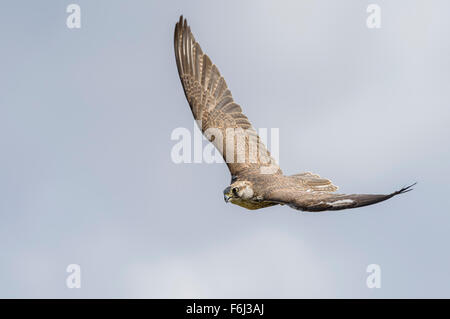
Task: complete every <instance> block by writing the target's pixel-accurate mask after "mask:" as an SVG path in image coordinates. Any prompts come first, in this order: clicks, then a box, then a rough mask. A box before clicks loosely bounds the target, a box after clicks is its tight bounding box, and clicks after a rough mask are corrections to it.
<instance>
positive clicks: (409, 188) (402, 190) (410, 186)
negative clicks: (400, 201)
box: [391, 182, 417, 196]
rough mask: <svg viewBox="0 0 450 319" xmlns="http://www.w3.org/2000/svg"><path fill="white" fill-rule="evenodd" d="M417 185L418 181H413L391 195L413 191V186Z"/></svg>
mask: <svg viewBox="0 0 450 319" xmlns="http://www.w3.org/2000/svg"><path fill="white" fill-rule="evenodd" d="M415 185H417V182H414V183H412V184H411V185H409V186H405V187H402V188H401V189H399V190H398V191H396V192H393V193H392V194H391V195H392V196H395V195H400V194H404V193H407V192H410V191H412V190H413V189H414V188H412V187H413V186H415Z"/></svg>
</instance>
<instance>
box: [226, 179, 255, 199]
mask: <svg viewBox="0 0 450 319" xmlns="http://www.w3.org/2000/svg"><path fill="white" fill-rule="evenodd" d="M252 186H253V185H252V183H251V182H249V181H237V182H234V183H233V184H231V185H230V186H228V187H227V188H225V189H224V190H223V198H224V200H225V202H227V203H228V202H232V203H233V204H236V203H238V202H240V201H248V200H250V199H251V198H252V197H253V194H254V192H253V187H252Z"/></svg>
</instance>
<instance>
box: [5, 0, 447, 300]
mask: <svg viewBox="0 0 450 319" xmlns="http://www.w3.org/2000/svg"><path fill="white" fill-rule="evenodd" d="M71 1H73V2H71ZM71 1H50V0H42V1H33V2H30V1H20V0H19V1H11V0H8V1H2V2H1V4H0V41H1V42H2V49H1V50H0V70H1V72H0V87H1V90H0V93H1V94H0V150H1V151H0V152H1V153H0V154H1V156H0V193H1V196H0V218H1V222H0V297H3V298H418V297H422V298H449V297H450V290H449V287H450V273H449V269H450V256H449V249H448V243H449V242H450V231H449V225H450V211H449V207H450V196H449V195H448V194H449V190H450V187H449V185H448V176H449V175H450V167H449V163H450V148H449V143H450V125H449V124H450V108H449V100H450V20H449V19H448V12H449V11H450V3H449V2H448V1H444V0H442V1H438V0H433V1H427V2H424V1H419V0H417V1H412V0H408V1H406V0H397V1H387V0H383V1H382V0H376V1H351V0H343V1H333V0H314V1H312V0H301V1H298V0H297V1H285V0H282V1H274V0H262V1H261V0H258V1H256V0H255V1H237V0H231V1H206V0H204V1H200V0H193V1H181V0H180V1H136V0H133V1H106V0H98V1H86V0H78V1H76V2H75V0H71ZM71 3H76V4H78V5H79V6H80V8H81V28H79V29H78V28H74V29H69V28H68V27H67V25H66V19H67V17H68V16H69V13H67V12H66V8H67V6H68V5H69V4H71ZM372 3H375V4H378V5H379V7H380V8H381V16H380V17H381V28H374V29H370V28H368V27H367V25H366V19H367V17H368V16H369V13H367V12H366V9H367V7H368V5H369V4H372ZM180 14H183V15H184V16H185V17H186V18H187V19H188V22H189V24H190V26H191V29H192V32H193V33H194V35H195V37H196V39H197V41H198V42H199V43H200V44H201V46H202V49H203V51H204V52H206V53H207V54H208V55H209V56H210V58H211V60H212V61H213V62H214V63H215V64H216V65H217V66H218V68H219V70H220V71H221V73H222V75H223V76H224V77H225V79H226V80H227V83H228V87H229V88H230V89H231V91H232V93H233V97H234V99H235V101H236V102H237V103H239V104H240V105H241V106H242V108H243V110H244V113H245V114H246V115H247V116H248V118H249V119H250V121H251V122H252V124H253V126H254V127H255V128H269V129H270V128H278V129H279V136H280V138H279V153H280V155H279V164H280V166H281V168H282V169H283V171H284V172H285V173H286V174H295V173H300V172H304V171H311V172H314V173H318V174H320V175H321V176H323V177H326V178H329V179H331V180H332V181H333V183H334V184H335V185H338V186H339V187H340V192H342V193H389V192H392V191H394V190H397V189H399V188H400V187H402V186H406V185H408V184H410V183H413V182H418V184H417V185H416V187H415V189H414V191H412V192H410V193H408V194H405V195H402V196H398V197H395V198H393V199H391V200H389V201H386V202H383V203H380V204H377V205H373V206H369V207H363V208H358V209H354V210H345V211H340V212H323V213H303V212H300V211H295V210H293V209H290V208H288V207H281V206H274V207H270V208H265V209H262V210H258V211H247V210H245V209H243V208H241V207H239V206H236V205H232V204H226V203H225V202H224V200H223V194H222V190H223V189H224V188H225V187H226V186H228V184H229V181H230V175H229V172H228V170H227V168H226V166H225V165H224V164H217V163H215V164H207V163H181V164H177V163H174V162H173V160H172V158H171V151H172V148H173V147H174V145H175V144H176V141H174V140H172V139H171V134H172V132H173V131H174V130H175V129H176V128H180V127H181V128H187V129H188V130H189V131H190V132H193V127H194V126H193V118H192V113H191V111H190V110H189V107H188V104H187V102H186V99H185V96H184V93H183V90H182V87H181V84H180V80H179V78H178V74H177V70H176V64H175V58H174V52H173V30H174V25H175V22H177V20H178V18H179V15H180ZM204 145H206V142H204ZM72 264H76V265H79V266H80V269H81V273H80V277H79V279H80V281H79V282H80V288H69V287H68V285H67V278H68V277H69V276H70V275H71V274H70V273H69V272H67V271H66V270H67V267H68V265H72ZM371 264H376V265H379V267H380V268H379V269H380V270H381V273H380V277H379V278H380V280H381V286H380V288H369V287H368V286H367V278H368V276H369V275H370V273H368V272H367V267H368V265H371Z"/></svg>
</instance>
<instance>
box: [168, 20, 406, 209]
mask: <svg viewBox="0 0 450 319" xmlns="http://www.w3.org/2000/svg"><path fill="white" fill-rule="evenodd" d="M174 47H175V58H176V62H177V68H178V73H179V76H180V79H181V83H182V85H183V89H184V93H185V95H186V99H187V100H188V102H189V105H190V108H191V111H192V114H193V116H194V119H195V120H196V121H197V123H198V125H199V128H200V129H201V130H202V132H203V134H204V135H205V136H206V137H207V138H208V139H209V140H210V141H211V142H212V143H213V144H214V145H215V146H216V148H217V149H218V150H219V151H220V152H221V153H222V155H223V157H224V159H225V161H226V163H227V165H228V168H229V170H230V173H231V176H232V178H231V184H230V186H229V187H227V188H226V189H225V190H224V199H225V201H227V202H231V203H233V204H236V205H239V206H242V207H244V208H247V209H251V210H255V209H260V208H264V207H270V206H274V205H278V204H281V205H288V206H290V207H292V208H295V209H298V210H303V211H324V210H341V209H346V208H355V207H361V206H367V205H371V204H375V203H378V202H381V201H384V200H386V199H389V198H391V197H393V196H395V195H398V194H401V193H405V192H407V191H409V190H411V188H410V187H411V186H412V185H411V186H408V187H404V188H402V189H400V190H399V191H397V192H394V193H391V194H386V195H374V194H353V195H346V194H336V193H334V192H335V191H336V190H337V187H336V186H335V185H333V184H332V182H331V181H330V180H328V179H326V178H322V177H320V176H318V175H316V174H312V173H309V172H307V173H300V174H296V175H291V176H286V175H283V172H282V171H281V169H280V167H279V166H278V164H277V163H276V162H275V160H274V159H273V158H272V157H271V155H270V153H269V151H268V150H267V148H266V147H265V145H264V144H263V143H262V142H261V140H260V138H259V136H258V134H257V133H256V130H255V129H254V128H253V126H252V125H251V124H250V122H249V120H248V118H247V117H246V116H245V115H244V114H243V113H242V109H241V107H240V106H239V105H238V104H237V103H235V102H234V99H233V97H232V95H231V91H230V90H229V89H228V86H227V84H226V82H225V79H224V78H223V77H222V76H221V74H220V72H219V70H218V68H217V67H216V66H215V65H214V64H213V63H212V62H211V60H210V59H209V57H208V56H207V55H206V54H204V53H203V51H202V49H201V48H200V45H199V44H198V43H197V42H196V41H195V39H194V36H193V35H192V33H191V30H190V27H189V26H188V25H187V22H186V20H183V18H182V17H180V21H179V22H178V23H177V24H176V26H175V36H174Z"/></svg>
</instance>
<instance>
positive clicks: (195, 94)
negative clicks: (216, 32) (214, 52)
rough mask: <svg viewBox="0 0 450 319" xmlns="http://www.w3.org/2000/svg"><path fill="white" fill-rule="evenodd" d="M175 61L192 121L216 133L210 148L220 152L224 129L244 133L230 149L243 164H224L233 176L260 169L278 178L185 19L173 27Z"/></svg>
mask: <svg viewBox="0 0 450 319" xmlns="http://www.w3.org/2000/svg"><path fill="white" fill-rule="evenodd" d="M174 47H175V59H176V62H177V69H178V74H179V76H180V80H181V83H182V85H183V89H184V93H185V95H186V99H187V100H188V103H189V105H190V107H191V111H192V114H193V115H194V118H195V120H197V121H201V123H200V125H201V127H200V128H201V130H202V132H203V133H204V132H205V131H206V130H207V129H208V128H214V129H219V130H220V131H221V133H222V134H221V135H222V138H223V140H222V141H219V140H218V139H217V138H214V139H213V138H211V140H212V142H213V143H214V145H215V146H216V147H217V148H218V149H219V151H221V152H222V155H223V157H224V158H225V155H224V152H225V151H226V149H225V150H223V149H222V147H223V145H226V138H227V137H226V134H227V133H226V131H227V129H228V128H234V129H244V130H245V133H244V134H245V137H246V138H245V143H246V144H245V148H242V147H237V145H235V146H234V154H235V157H236V158H239V157H237V156H236V155H237V153H241V155H243V156H244V157H243V158H245V161H244V162H241V163H234V161H231V163H230V162H227V165H228V168H229V169H230V172H231V174H232V175H233V176H237V175H239V174H242V173H244V172H247V173H248V172H249V171H254V170H259V169H260V168H261V167H264V168H270V170H266V172H271V173H276V174H281V170H280V168H279V166H278V164H276V162H275V160H274V159H273V158H272V157H271V156H270V153H269V151H268V150H267V148H266V147H265V146H264V144H263V143H262V142H261V140H260V138H259V136H258V134H257V133H256V131H255V129H254V128H253V126H252V125H251V123H250V121H249V120H248V118H247V116H245V115H244V114H243V113H242V108H241V107H240V106H239V105H238V104H237V103H235V102H234V99H233V97H232V94H231V91H230V90H229V89H228V86H227V84H226V81H225V79H224V78H223V77H222V76H221V74H220V72H219V69H218V68H217V66H216V65H214V64H213V63H212V61H211V59H210V58H209V57H208V56H207V55H206V54H204V53H203V51H202V49H201V47H200V45H199V44H198V43H197V42H196V41H195V38H194V36H193V35H192V32H191V30H190V27H189V26H188V24H187V21H186V19H183V17H182V16H181V17H180V20H179V22H178V23H177V24H176V26H175V34H174ZM250 136H252V137H255V136H256V144H257V146H258V149H259V152H258V154H257V156H256V159H255V158H254V157H252V158H250V156H249V149H250V145H249V143H250V142H249V141H250V140H253V139H254V138H252V139H250V138H249V137H250ZM241 158H242V157H241Z"/></svg>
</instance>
